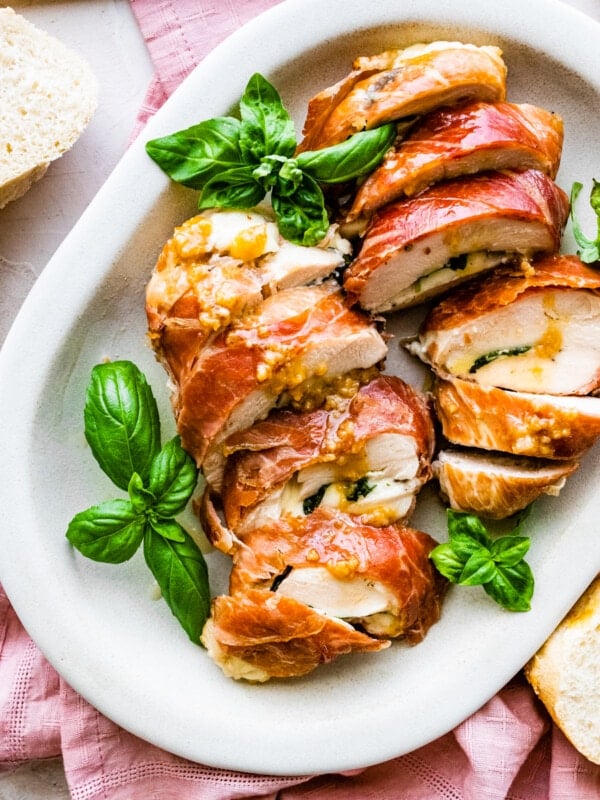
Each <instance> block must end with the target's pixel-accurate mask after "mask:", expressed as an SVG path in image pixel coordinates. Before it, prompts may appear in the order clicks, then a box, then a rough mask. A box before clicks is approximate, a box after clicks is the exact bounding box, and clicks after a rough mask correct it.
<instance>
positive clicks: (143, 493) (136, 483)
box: [127, 472, 156, 514]
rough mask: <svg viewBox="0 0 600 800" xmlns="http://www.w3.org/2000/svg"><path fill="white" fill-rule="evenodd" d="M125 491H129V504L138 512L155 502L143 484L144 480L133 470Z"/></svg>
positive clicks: (141, 512)
mask: <svg viewBox="0 0 600 800" xmlns="http://www.w3.org/2000/svg"><path fill="white" fill-rule="evenodd" d="M127 491H128V493H129V500H130V501H131V505H132V506H133V507H134V509H135V510H136V511H137V513H138V514H143V513H144V512H145V511H146V510H147V509H148V508H150V507H151V506H153V505H154V503H155V502H156V498H155V497H154V495H153V494H152V492H149V491H148V489H146V487H145V486H144V482H143V480H142V479H141V477H140V476H139V475H138V474H137V472H134V473H133V475H132V476H131V480H130V481H129V486H128V487H127Z"/></svg>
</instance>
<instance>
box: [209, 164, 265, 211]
mask: <svg viewBox="0 0 600 800" xmlns="http://www.w3.org/2000/svg"><path fill="white" fill-rule="evenodd" d="M264 196H265V190H264V188H263V187H262V186H261V184H260V183H259V182H258V181H257V180H256V179H255V178H254V177H253V175H252V169H251V167H247V166H242V167H236V168H235V169H229V170H227V171H226V172H222V173H219V174H218V175H216V176H215V177H213V178H211V179H210V180H209V181H207V183H205V184H204V187H203V188H202V191H201V193H200V198H199V200H198V208H200V209H203V208H252V207H253V206H255V205H257V203H260V201H261V200H262V199H263V197H264Z"/></svg>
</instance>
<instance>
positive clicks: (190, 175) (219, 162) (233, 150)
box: [146, 117, 244, 189]
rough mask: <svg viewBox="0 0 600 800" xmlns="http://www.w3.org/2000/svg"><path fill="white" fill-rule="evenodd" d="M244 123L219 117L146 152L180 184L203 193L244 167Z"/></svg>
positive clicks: (162, 139) (150, 145)
mask: <svg viewBox="0 0 600 800" xmlns="http://www.w3.org/2000/svg"><path fill="white" fill-rule="evenodd" d="M240 130H241V123H240V121H239V120H238V119H235V118H234V117H215V118H214V119H208V120H205V121H204V122H200V123H199V124H198V125H193V126H192V127H191V128H186V129H185V130H181V131H177V132H176V133H172V134H170V135H169V136H162V137H160V138H158V139H152V140H150V141H149V142H147V143H146V152H147V153H148V155H149V156H150V158H152V159H153V161H155V162H156V163H157V164H158V166H159V167H160V168H161V169H162V170H163V171H164V172H166V174H167V175H168V176H169V177H170V178H171V179H172V180H174V181H176V182H177V183H181V184H183V185H184V186H189V187H190V188H192V189H201V188H202V186H203V185H204V184H205V183H206V182H207V181H208V180H210V179H211V178H214V177H215V176H217V175H220V174H221V173H223V172H226V171H228V170H230V169H232V168H235V167H237V166H239V165H241V164H243V163H244V157H243V155H242V153H241V150H240V144H239V138H240Z"/></svg>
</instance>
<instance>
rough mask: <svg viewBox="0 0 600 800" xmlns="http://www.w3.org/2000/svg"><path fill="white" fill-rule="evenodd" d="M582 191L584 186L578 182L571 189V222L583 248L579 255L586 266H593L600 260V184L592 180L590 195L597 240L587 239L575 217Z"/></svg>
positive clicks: (575, 235)
mask: <svg viewBox="0 0 600 800" xmlns="http://www.w3.org/2000/svg"><path fill="white" fill-rule="evenodd" d="M582 189H583V184H581V183H578V182H575V183H574V184H573V186H572V187H571V222H572V224H573V236H574V237H575V241H576V242H577V244H578V245H579V247H580V248H581V249H580V250H578V251H577V255H578V256H579V258H580V259H581V260H582V261H583V262H584V263H585V264H591V263H593V262H594V261H599V260H600V182H598V181H597V180H595V179H594V178H592V191H591V193H590V205H591V207H592V208H593V210H594V212H595V214H596V225H597V233H596V238H595V239H588V238H587V236H586V235H585V234H584V232H583V230H582V229H581V225H580V224H579V221H578V220H577V218H576V216H575V203H576V201H577V198H578V197H579V193H580V192H581V190H582Z"/></svg>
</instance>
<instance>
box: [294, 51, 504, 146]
mask: <svg viewBox="0 0 600 800" xmlns="http://www.w3.org/2000/svg"><path fill="white" fill-rule="evenodd" d="M505 92H506V65H505V64H504V61H503V60H502V52H501V51H500V50H499V49H498V48H497V47H492V46H483V47H477V46H475V45H472V44H462V43H461V42H444V41H439V42H432V43H429V44H415V45H412V46H411V47H407V48H406V49H404V50H390V51H388V52H385V53H380V54H379V55H376V56H370V57H363V58H358V59H356V61H355V62H354V64H353V70H352V72H351V73H350V74H349V75H348V76H347V77H345V78H343V79H342V80H341V81H339V82H338V83H337V84H335V85H334V86H331V87H329V88H327V89H325V90H323V91H322V92H320V93H319V94H318V95H316V96H315V97H313V98H312V100H311V101H310V102H309V105H308V113H307V117H306V121H305V123H304V129H303V135H304V138H303V141H302V142H301V144H300V146H299V150H300V151H303V150H319V149H321V148H323V147H329V146H330V145H333V144H337V143H339V142H343V141H344V140H345V139H347V138H348V137H349V136H351V135H352V134H353V133H356V132H357V131H362V130H370V129H371V128H375V127H377V126H378V125H382V124H384V123H386V122H392V121H394V120H398V119H401V118H403V117H408V116H412V115H415V114H425V113H427V112H428V111H431V110H432V109H434V108H437V107H438V106H448V105H453V104H455V103H462V102H465V101H467V100H485V101H489V102H495V101H497V100H503V99H504V97H505Z"/></svg>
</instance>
